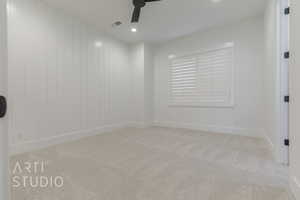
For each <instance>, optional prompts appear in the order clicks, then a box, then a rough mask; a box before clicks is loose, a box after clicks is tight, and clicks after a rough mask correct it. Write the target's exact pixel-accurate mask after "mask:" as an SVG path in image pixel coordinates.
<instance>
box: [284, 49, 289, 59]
mask: <svg viewBox="0 0 300 200" xmlns="http://www.w3.org/2000/svg"><path fill="white" fill-rule="evenodd" d="M284 58H285V59H289V58H290V52H289V51H287V52H284Z"/></svg>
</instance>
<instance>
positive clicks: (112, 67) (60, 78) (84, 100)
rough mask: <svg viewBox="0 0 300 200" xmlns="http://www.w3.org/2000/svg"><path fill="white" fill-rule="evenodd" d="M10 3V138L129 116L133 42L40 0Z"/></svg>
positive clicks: (91, 126) (42, 136) (29, 138)
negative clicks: (102, 31) (129, 44)
mask: <svg viewBox="0 0 300 200" xmlns="http://www.w3.org/2000/svg"><path fill="white" fill-rule="evenodd" d="M10 4H11V5H12V6H13V10H12V12H10V13H9V16H8V21H9V28H8V29H9V30H8V32H9V89H10V90H9V91H10V96H11V100H12V103H11V104H12V105H11V106H12V111H13V112H12V115H11V119H10V135H11V143H12V145H18V144H20V145H22V144H23V143H26V142H36V141H40V140H47V139H49V138H53V137H59V136H63V135H65V134H70V133H74V132H85V131H88V130H96V129H99V128H101V127H105V126H115V125H120V124H125V123H126V122H128V120H129V119H128V116H129V115H128V113H129V110H128V106H127V105H128V102H129V95H130V92H129V91H130V79H129V77H130V71H129V65H128V48H127V46H126V45H125V44H122V43H120V42H118V41H115V40H113V39H111V38H109V37H106V36H103V35H101V34H99V32H98V31H96V30H93V28H91V27H89V26H87V25H85V24H83V23H81V22H79V21H78V20H76V19H75V18H72V17H69V16H66V15H64V14H62V13H61V12H60V11H57V10H55V9H53V8H51V7H48V6H47V5H45V4H44V3H42V2H41V1H38V0H28V1H26V2H24V1H22V0H11V1H10ZM100 43H101V44H102V45H100Z"/></svg>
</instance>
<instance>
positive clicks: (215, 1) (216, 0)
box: [211, 0, 222, 3]
mask: <svg viewBox="0 0 300 200" xmlns="http://www.w3.org/2000/svg"><path fill="white" fill-rule="evenodd" d="M221 1H222V0H211V2H213V3H220V2H221Z"/></svg>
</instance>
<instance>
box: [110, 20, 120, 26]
mask: <svg viewBox="0 0 300 200" xmlns="http://www.w3.org/2000/svg"><path fill="white" fill-rule="evenodd" d="M121 25H122V22H120V21H116V22H115V23H113V24H112V27H117V26H121Z"/></svg>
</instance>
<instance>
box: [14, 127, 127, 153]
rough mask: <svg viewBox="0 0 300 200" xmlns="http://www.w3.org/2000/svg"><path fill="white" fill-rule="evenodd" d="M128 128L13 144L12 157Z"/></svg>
mask: <svg viewBox="0 0 300 200" xmlns="http://www.w3.org/2000/svg"><path fill="white" fill-rule="evenodd" d="M126 127H128V123H122V124H113V125H107V126H103V127H97V128H94V129H90V130H82V131H75V132H70V133H65V134H61V135H57V136H53V137H49V138H43V139H40V140H34V141H26V142H22V143H18V144H13V145H10V148H9V149H10V155H16V154H21V153H25V152H30V151H34V150H38V149H43V148H47V147H49V146H52V145H57V144H61V143H65V142H69V141H74V140H78V139H81V138H84V137H89V136H93V135H98V134H103V133H107V132H111V131H113V130H117V129H121V128H126Z"/></svg>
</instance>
